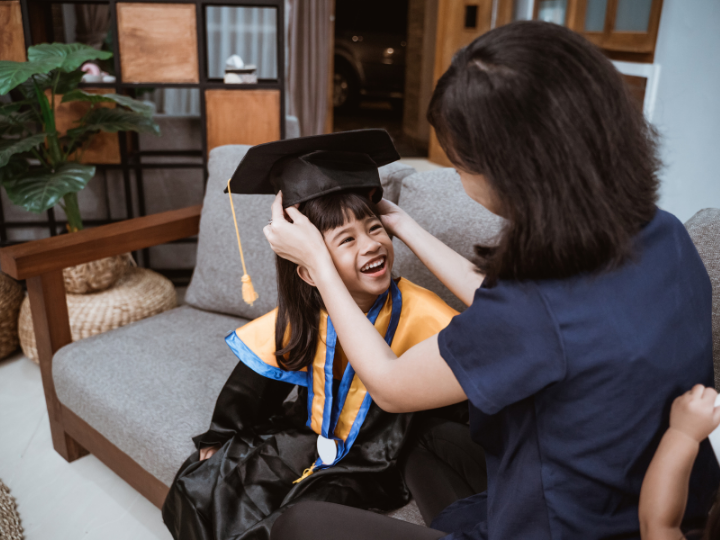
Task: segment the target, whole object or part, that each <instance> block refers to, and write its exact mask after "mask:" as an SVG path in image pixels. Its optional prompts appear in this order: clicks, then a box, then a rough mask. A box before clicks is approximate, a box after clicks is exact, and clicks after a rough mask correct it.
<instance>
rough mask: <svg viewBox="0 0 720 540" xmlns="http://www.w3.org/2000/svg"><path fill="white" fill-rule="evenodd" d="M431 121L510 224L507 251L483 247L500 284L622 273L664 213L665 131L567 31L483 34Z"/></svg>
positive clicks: (537, 27) (435, 101) (453, 71)
mask: <svg viewBox="0 0 720 540" xmlns="http://www.w3.org/2000/svg"><path fill="white" fill-rule="evenodd" d="M428 120H429V121H430V123H431V124H432V126H433V127H434V128H435V130H436V132H437V136H438V140H439V141H440V144H441V146H442V147H443V149H444V150H445V152H446V153H447V155H448V157H449V158H450V160H451V161H452V162H453V163H454V164H455V165H456V166H457V167H458V168H460V169H462V170H464V171H467V172H470V173H476V174H483V175H484V176H485V178H486V179H487V182H488V183H489V185H490V186H491V187H492V188H493V191H494V193H495V194H496V198H497V201H498V203H499V205H500V208H499V210H500V213H501V214H502V215H503V216H504V217H506V218H507V220H508V221H507V224H506V226H505V229H504V230H503V234H502V236H501V238H500V239H499V242H498V244H497V245H496V246H493V247H492V248H488V247H484V246H476V252H477V254H478V256H479V261H478V267H479V270H480V271H481V272H483V273H485V274H486V275H487V280H488V282H489V283H491V284H492V283H494V282H495V281H496V280H497V279H498V278H500V279H517V280H525V279H548V278H549V279H557V278H565V277H569V276H573V275H576V274H579V273H584V272H594V271H598V270H603V269H611V268H616V267H617V266H619V265H620V264H622V263H623V262H624V261H625V260H626V259H627V258H628V257H629V256H630V255H631V254H632V252H633V236H634V235H635V234H637V233H638V232H639V230H640V229H641V228H642V227H643V225H645V224H646V223H648V222H649V221H650V220H652V218H653V216H654V215H655V211H656V207H655V202H656V200H657V189H658V179H657V171H658V169H659V167H660V160H659V158H658V155H657V142H656V139H657V137H656V134H655V131H654V130H653V128H652V127H651V126H650V125H649V124H648V123H647V122H646V121H645V119H644V117H643V115H642V112H641V110H640V107H639V106H638V104H637V102H635V101H634V100H633V98H632V96H631V95H630V94H629V92H628V91H627V88H626V85H625V84H624V82H623V80H622V78H621V76H620V74H619V73H618V72H617V70H616V69H615V68H614V66H613V65H612V63H611V62H610V61H609V60H608V59H607V58H605V57H604V56H603V54H602V53H601V52H600V50H599V49H598V48H597V47H595V46H594V45H592V44H591V43H590V42H588V41H586V40H585V39H584V38H583V37H581V36H580V35H578V34H576V33H574V32H571V31H570V30H568V29H566V28H563V27H561V26H557V25H554V24H550V23H544V22H537V21H522V22H515V23H512V24H508V25H506V26H502V27H500V28H497V29H495V30H492V31H490V32H488V33H486V34H484V35H482V36H480V37H479V38H477V39H476V40H475V41H473V42H472V43H471V44H470V45H468V46H467V47H465V48H463V49H461V50H460V51H458V52H457V54H456V55H455V57H454V58H453V61H452V65H451V66H450V68H449V69H448V70H447V71H446V72H445V74H444V75H443V76H442V77H441V78H440V80H439V81H438V83H437V86H436V88H435V92H434V94H433V97H432V100H431V102H430V107H429V110H428Z"/></svg>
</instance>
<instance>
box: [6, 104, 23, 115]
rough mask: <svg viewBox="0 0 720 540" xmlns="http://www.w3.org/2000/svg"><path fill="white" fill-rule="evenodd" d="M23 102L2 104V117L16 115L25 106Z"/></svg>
mask: <svg viewBox="0 0 720 540" xmlns="http://www.w3.org/2000/svg"><path fill="white" fill-rule="evenodd" d="M23 103H24V102H23V101H21V102H19V103H18V102H13V103H0V115H2V116H9V115H11V114H13V113H16V112H18V111H19V110H20V107H22V105H23Z"/></svg>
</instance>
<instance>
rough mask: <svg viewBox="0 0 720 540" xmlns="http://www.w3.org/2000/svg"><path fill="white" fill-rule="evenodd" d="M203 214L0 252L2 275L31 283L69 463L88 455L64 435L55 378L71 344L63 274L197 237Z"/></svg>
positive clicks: (40, 348) (57, 435) (56, 430)
mask: <svg viewBox="0 0 720 540" xmlns="http://www.w3.org/2000/svg"><path fill="white" fill-rule="evenodd" d="M200 210H201V206H191V207H188V208H182V209H180V210H173V211H170V212H163V213H160V214H153V215H151V216H145V217H141V218H136V219H128V220H126V221H120V222H118V223H112V224H110V225H104V226H102V227H97V228H94V229H87V230H82V231H79V232H76V233H72V234H63V235H61V236H54V237H52V238H45V239H43V240H36V241H34V242H27V243H25V244H20V245H17V246H10V247H6V248H4V249H0V266H1V267H2V270H3V272H5V273H6V274H8V275H10V276H12V277H14V278H15V279H26V280H27V289H28V296H29V298H30V310H31V312H32V320H33V328H34V330H35V343H36V345H37V352H38V359H39V361H40V375H41V377H42V383H43V390H44V391H45V402H46V404H47V408H48V415H49V418H50V433H51V435H52V440H53V446H54V447H55V450H57V452H58V453H59V454H60V455H61V456H63V457H64V458H65V459H67V460H68V461H73V460H74V459H77V458H79V457H81V456H82V455H84V454H86V453H87V451H86V450H85V449H84V448H83V447H82V446H80V444H79V443H77V442H76V441H75V440H74V439H73V438H72V437H70V436H69V435H68V434H67V432H66V431H65V421H64V419H63V414H62V405H61V403H60V401H58V398H57V394H56V393H55V383H54V382H53V378H52V361H53V355H54V354H55V352H56V351H57V350H58V349H60V348H61V347H63V346H65V345H67V344H68V343H71V342H72V334H71V332H70V321H69V317H68V309H67V300H66V297H65V282H64V280H63V274H62V269H63V268H67V267H68V266H74V265H76V264H82V263H85V262H89V261H94V260H97V259H101V258H103V257H109V256H110V255H118V254H120V253H126V252H128V251H135V250H138V249H143V248H146V247H150V246H155V245H158V244H164V243H166V242H172V241H173V240H180V239H181V238H187V237H188V236H193V235H195V234H197V233H198V231H199V228H200Z"/></svg>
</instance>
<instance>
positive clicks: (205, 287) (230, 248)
mask: <svg viewBox="0 0 720 540" xmlns="http://www.w3.org/2000/svg"><path fill="white" fill-rule="evenodd" d="M249 148H250V147H249V146H245V145H227V146H220V147H218V148H214V149H213V150H212V151H211V152H210V159H209V162H208V173H209V176H208V183H207V188H206V192H205V199H204V201H203V209H202V214H201V216H200V233H199V235H198V250H197V263H196V265H195V270H194V272H193V276H192V280H191V281H190V285H189V287H188V290H187V294H186V296H185V302H186V303H187V304H189V305H191V306H193V307H196V308H199V309H203V310H205V311H212V312H215V313H223V314H227V315H234V316H236V317H243V318H246V319H254V318H256V317H259V316H260V315H264V314H265V313H267V312H268V311H270V310H272V309H274V308H275V307H276V306H277V285H276V281H275V275H276V274H275V254H274V253H273V252H272V250H271V249H270V246H269V245H268V243H267V240H265V235H264V234H263V227H265V225H266V224H267V222H268V220H269V219H270V205H271V204H272V201H273V198H274V196H273V195H233V204H234V206H235V215H236V217H237V222H238V227H239V229H240V237H241V239H242V247H243V253H244V254H245V263H246V265H247V270H248V274H250V277H251V278H252V281H253V285H254V286H255V290H256V291H257V293H258V295H259V297H258V299H257V301H256V302H255V303H254V304H253V305H252V306H249V305H247V304H246V303H245V302H243V299H242V292H241V288H242V284H241V281H240V278H241V277H242V265H241V264H240V253H239V252H238V245H237V239H236V236H235V225H234V224H233V219H232V212H231V210H230V202H229V200H228V195H227V193H224V192H223V191H224V189H225V187H226V185H227V181H228V179H229V178H230V177H231V176H232V174H233V172H235V169H236V168H237V166H238V164H239V163H240V161H241V160H242V158H243V156H245V153H246V152H247V151H248V149H249ZM379 172H380V180H381V181H382V183H383V189H384V192H385V193H384V194H385V197H387V198H388V199H390V200H392V201H393V202H397V198H398V195H399V192H400V186H401V185H402V180H403V178H405V177H406V176H408V175H410V174H412V173H414V172H415V169H413V168H412V167H409V166H407V165H404V164H401V163H391V164H390V165H386V166H385V167H381V168H380V169H379Z"/></svg>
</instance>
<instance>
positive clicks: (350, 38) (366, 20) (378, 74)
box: [333, 0, 427, 157]
mask: <svg viewBox="0 0 720 540" xmlns="http://www.w3.org/2000/svg"><path fill="white" fill-rule="evenodd" d="M407 31H408V0H363V1H362V2H358V1H357V0H336V3H335V55H334V66H335V72H334V79H333V82H334V87H333V106H334V122H333V124H334V125H333V131H336V132H337V131H348V130H351V129H362V128H384V129H386V130H387V131H388V132H389V133H390V136H391V137H392V138H393V140H394V141H395V144H396V146H397V148H398V151H399V152H400V155H401V156H403V157H421V156H422V157H424V156H427V149H426V148H423V147H422V146H418V144H417V143H415V142H413V141H411V140H410V139H408V138H407V137H405V136H404V135H403V125H402V120H403V98H404V92H405V67H406V62H405V54H406V47H407Z"/></svg>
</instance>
